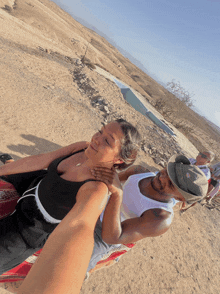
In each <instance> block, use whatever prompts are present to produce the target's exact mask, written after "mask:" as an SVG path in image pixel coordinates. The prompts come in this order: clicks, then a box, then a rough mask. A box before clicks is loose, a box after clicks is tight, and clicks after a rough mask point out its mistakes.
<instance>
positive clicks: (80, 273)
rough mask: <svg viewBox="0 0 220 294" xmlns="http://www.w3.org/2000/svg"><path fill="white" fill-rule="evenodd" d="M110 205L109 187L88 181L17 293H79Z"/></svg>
mask: <svg viewBox="0 0 220 294" xmlns="http://www.w3.org/2000/svg"><path fill="white" fill-rule="evenodd" d="M106 202H107V186H106V185H105V184H104V183H101V182H88V183H86V184H84V185H83V186H82V187H81V188H80V190H79V192H78V193H77V201H76V204H75V205H74V207H73V208H72V209H71V211H70V212H69V213H68V214H67V215H66V217H65V218H64V219H63V220H62V221H61V223H60V224H59V225H58V226H57V227H56V229H55V230H54V231H53V233H52V234H51V235H50V237H49V238H48V240H47V242H46V244H45V246H44V248H43V250H42V252H41V254H40V256H39V258H38V259H37V261H36V262H35V264H34V265H33V267H32V269H31V270H30V272H29V274H28V275H27V277H26V279H25V280H24V282H23V284H22V285H21V287H20V288H19V291H18V292H17V293H18V294H30V293H32V294H51V293H53V294H61V293H65V294H71V293H75V294H77V293H79V292H80V288H81V285H82V283H83V280H84V277H85V273H86V270H87V267H88V264H89V260H90V258H91V255H92V250H93V244H94V237H93V234H94V228H95V224H96V221H97V219H98V217H99V215H100V213H101V211H102V210H103V208H104V206H105V204H106Z"/></svg>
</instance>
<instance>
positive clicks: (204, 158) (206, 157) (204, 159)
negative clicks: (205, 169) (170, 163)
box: [196, 152, 210, 165]
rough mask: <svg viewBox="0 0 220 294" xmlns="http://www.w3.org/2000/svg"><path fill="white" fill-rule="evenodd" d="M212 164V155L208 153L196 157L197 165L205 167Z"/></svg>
mask: <svg viewBox="0 0 220 294" xmlns="http://www.w3.org/2000/svg"><path fill="white" fill-rule="evenodd" d="M209 162H210V154H209V153H207V152H199V154H198V155H197V157H196V165H204V164H207V163H209Z"/></svg>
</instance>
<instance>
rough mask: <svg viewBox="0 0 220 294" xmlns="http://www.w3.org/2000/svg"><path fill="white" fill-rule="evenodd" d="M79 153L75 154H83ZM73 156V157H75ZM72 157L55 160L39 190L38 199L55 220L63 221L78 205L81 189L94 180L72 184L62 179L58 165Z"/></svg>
mask: <svg viewBox="0 0 220 294" xmlns="http://www.w3.org/2000/svg"><path fill="white" fill-rule="evenodd" d="M82 151H84V149H83V150H80V151H77V152H75V153H73V154H76V153H79V152H82ZM73 154H71V155H73ZM71 155H68V156H64V157H61V158H57V159H55V160H54V161H53V162H51V164H50V165H49V167H48V172H47V174H46V176H45V177H44V178H43V179H42V181H41V183H40V185H39V188H38V197H39V200H40V202H41V204H42V205H43V207H44V209H45V210H46V211H47V213H48V214H49V215H50V216H52V217H53V218H55V219H58V220H62V219H63V218H64V217H65V216H66V215H67V213H68V212H69V211H70V210H71V208H72V207H73V206H74V204H75V203H76V195H77V193H78V191H79V189H80V187H81V186H82V185H83V184H85V183H86V182H89V181H95V180H94V179H88V180H86V181H83V182H71V181H67V180H64V179H63V178H61V177H60V176H59V174H58V172H57V166H58V164H59V163H60V162H61V161H62V160H64V159H66V158H68V157H70V156H71Z"/></svg>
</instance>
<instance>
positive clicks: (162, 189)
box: [151, 169, 185, 201]
mask: <svg viewBox="0 0 220 294" xmlns="http://www.w3.org/2000/svg"><path fill="white" fill-rule="evenodd" d="M151 186H152V188H153V189H154V190H155V191H156V192H157V193H159V194H160V195H164V196H166V195H167V196H168V195H169V196H172V198H175V199H176V200H179V201H185V199H184V197H183V196H182V194H181V193H180V192H179V191H178V189H177V188H176V187H175V186H174V185H173V183H172V181H171V180H170V178H169V176H168V173H167V170H166V169H163V170H161V171H160V172H158V174H157V175H156V176H155V177H154V178H153V179H152V180H151Z"/></svg>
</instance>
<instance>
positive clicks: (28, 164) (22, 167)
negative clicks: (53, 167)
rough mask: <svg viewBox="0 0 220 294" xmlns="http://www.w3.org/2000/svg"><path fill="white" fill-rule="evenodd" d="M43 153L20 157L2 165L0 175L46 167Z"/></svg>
mask: <svg viewBox="0 0 220 294" xmlns="http://www.w3.org/2000/svg"><path fill="white" fill-rule="evenodd" d="M42 155H43V154H40V155H34V156H29V157H25V158H22V159H19V160H17V161H14V162H11V163H10V164H5V165H2V166H1V167H0V176H6V175H12V174H18V173H25V172H31V171H36V170H40V169H44V168H45V163H44V162H43V156H42Z"/></svg>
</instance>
